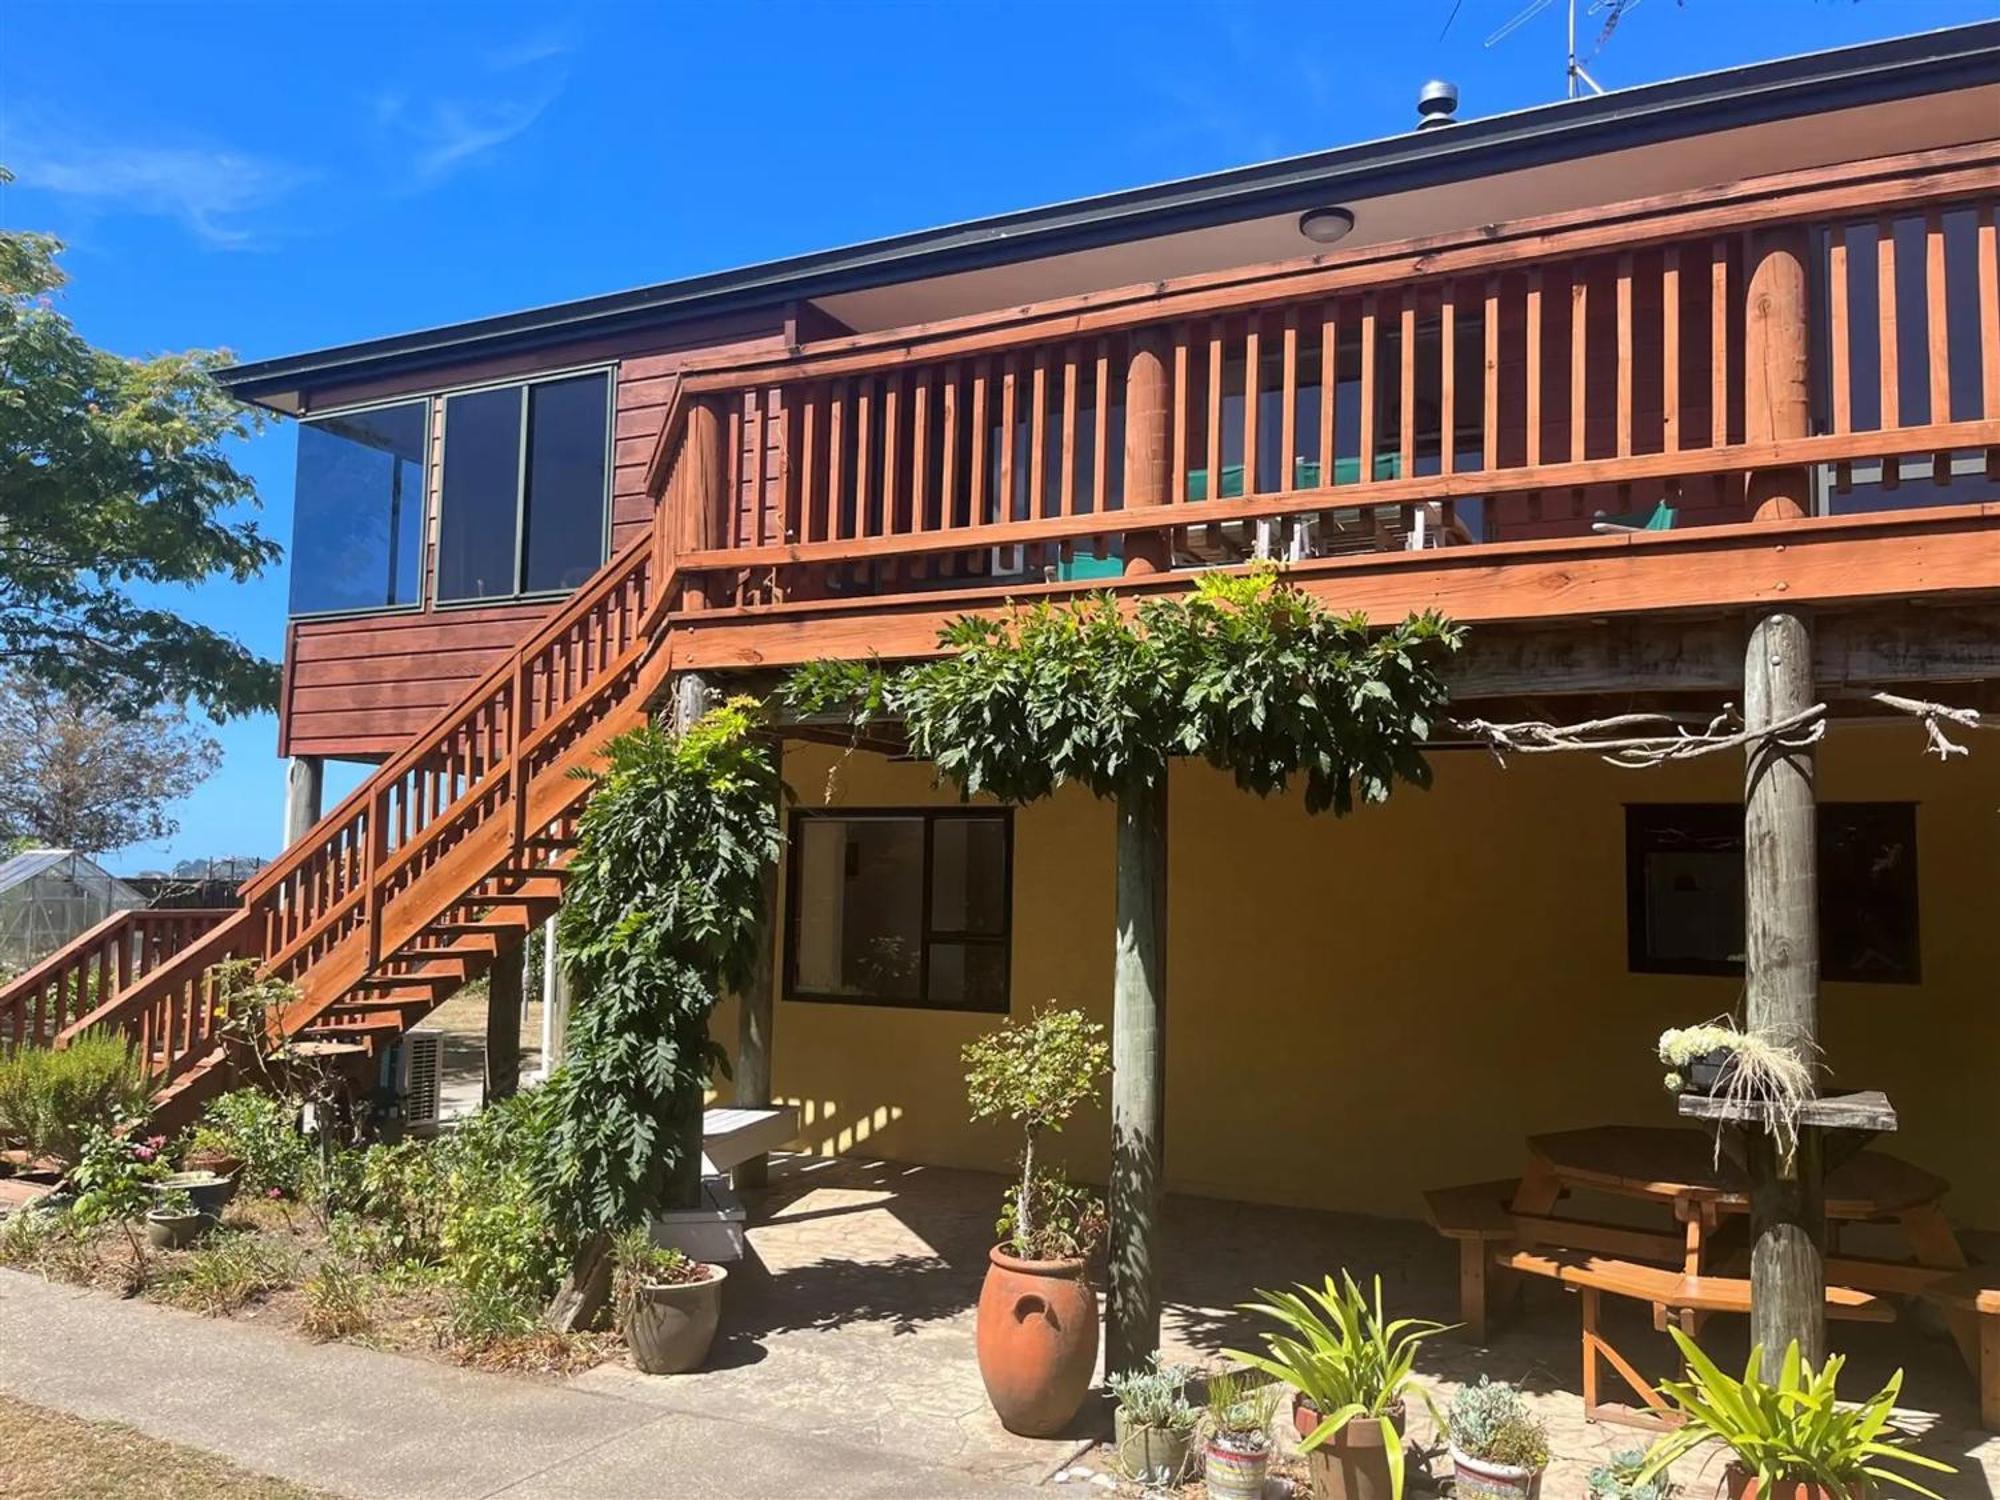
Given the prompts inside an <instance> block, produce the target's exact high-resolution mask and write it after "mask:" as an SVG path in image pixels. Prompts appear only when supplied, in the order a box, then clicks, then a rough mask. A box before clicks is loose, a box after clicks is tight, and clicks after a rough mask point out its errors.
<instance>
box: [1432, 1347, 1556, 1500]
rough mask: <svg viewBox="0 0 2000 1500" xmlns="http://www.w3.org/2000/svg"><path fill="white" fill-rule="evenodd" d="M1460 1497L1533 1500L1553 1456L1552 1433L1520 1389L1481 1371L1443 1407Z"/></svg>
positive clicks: (1475, 1499)
mask: <svg viewBox="0 0 2000 1500" xmlns="http://www.w3.org/2000/svg"><path fill="white" fill-rule="evenodd" d="M1445 1435H1446V1437H1447V1438H1448V1439H1449V1440H1450V1442H1451V1470H1452V1474H1453V1476H1454V1478H1455V1479H1456V1481H1457V1495H1458V1497H1459V1500H1534V1497H1535V1496H1536V1495H1538V1494H1539V1493H1540V1492H1541V1487H1542V1470H1543V1469H1545V1468H1547V1467H1548V1462H1549V1435H1548V1432H1547V1431H1546V1430H1545V1429H1544V1428H1543V1426H1542V1424H1541V1422H1540V1421H1539V1420H1538V1419H1537V1418H1536V1417H1535V1415H1534V1413H1532V1412H1531V1411H1529V1410H1528V1403H1527V1402H1526V1401H1525V1400H1524V1399H1523V1398H1522V1396H1521V1393H1520V1392H1519V1391H1517V1390H1516V1389H1515V1388H1514V1387H1513V1386H1511V1385H1509V1384H1507V1383H1506V1382H1505V1381H1496V1380H1489V1379H1488V1378H1487V1377H1486V1376H1484V1375H1482V1376H1480V1377H1479V1384H1477V1385H1466V1386H1460V1387H1459V1388H1458V1390H1457V1391H1456V1392H1454V1393H1453V1395H1452V1398H1451V1404H1450V1406H1449V1407H1448V1408H1447V1409H1446V1413H1445Z"/></svg>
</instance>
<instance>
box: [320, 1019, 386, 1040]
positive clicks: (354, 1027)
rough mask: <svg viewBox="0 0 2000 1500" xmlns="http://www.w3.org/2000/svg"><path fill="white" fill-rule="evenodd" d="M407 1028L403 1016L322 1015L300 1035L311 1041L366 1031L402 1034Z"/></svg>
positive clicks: (354, 1034)
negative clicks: (328, 1016)
mask: <svg viewBox="0 0 2000 1500" xmlns="http://www.w3.org/2000/svg"><path fill="white" fill-rule="evenodd" d="M407 1030H409V1027H408V1026H406V1025H405V1024H404V1023H403V1018H402V1017H401V1016H356V1017H352V1018H342V1019H338V1020H335V1019H330V1018H327V1017H322V1018H320V1019H319V1020H317V1021H314V1022H313V1023H312V1024H311V1025H310V1026H307V1027H306V1028H305V1029H304V1030H302V1031H301V1032H300V1033H299V1035H300V1036H301V1037H303V1038H305V1039H307V1040H309V1041H311V1040H317V1039H319V1038H322V1037H330V1036H356V1035H360V1034H361V1033H364V1032H366V1033H370V1034H378V1033H379V1034H384V1035H390V1036H400V1035H402V1033H403V1032H405V1031H407Z"/></svg>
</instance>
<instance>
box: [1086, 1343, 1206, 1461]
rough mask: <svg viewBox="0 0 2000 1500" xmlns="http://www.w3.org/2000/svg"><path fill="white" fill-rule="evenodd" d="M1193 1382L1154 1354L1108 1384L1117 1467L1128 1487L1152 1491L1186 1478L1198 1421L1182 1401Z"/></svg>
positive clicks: (1186, 1371) (1190, 1373) (1182, 1368)
mask: <svg viewBox="0 0 2000 1500" xmlns="http://www.w3.org/2000/svg"><path fill="white" fill-rule="evenodd" d="M1193 1378H1194V1371H1193V1370H1191V1369H1189V1368H1188V1367H1187V1366H1186V1365H1169V1364H1163V1363H1161V1361H1160V1356H1159V1354H1158V1353H1157V1352H1155V1353H1154V1355H1153V1357H1152V1359H1150V1360H1149V1361H1147V1364H1146V1367H1145V1368H1144V1369H1142V1370H1133V1371H1129V1372H1128V1373H1126V1374H1123V1375H1113V1376H1112V1377H1111V1378H1110V1380H1109V1381H1108V1382H1107V1383H1108V1384H1109V1385H1110V1387H1111V1394H1112V1396H1113V1397H1114V1398H1115V1399H1116V1400H1117V1402H1118V1410H1117V1414H1116V1416H1115V1418H1114V1424H1115V1430H1116V1433H1117V1438H1118V1467H1119V1468H1120V1469H1122V1470H1123V1471H1124V1473H1125V1477H1126V1478H1127V1479H1130V1480H1131V1481H1132V1482H1133V1483H1135V1484H1143V1485H1146V1486H1147V1487H1149V1488H1157V1487H1161V1486H1165V1485H1177V1484H1179V1483H1180V1482H1181V1481H1182V1480H1183V1479H1185V1478H1186V1477H1187V1474H1188V1465H1189V1462H1190V1459H1191V1455H1192V1454H1193V1451H1194V1430H1195V1426H1196V1424H1197V1423H1198V1422H1199V1421H1200V1419H1201V1413H1200V1412H1198V1411H1196V1410H1195V1409H1194V1407H1193V1406H1192V1405H1191V1404H1190V1403H1189V1401H1188V1398H1187V1384H1188V1382H1189V1381H1190V1380H1192V1379H1193Z"/></svg>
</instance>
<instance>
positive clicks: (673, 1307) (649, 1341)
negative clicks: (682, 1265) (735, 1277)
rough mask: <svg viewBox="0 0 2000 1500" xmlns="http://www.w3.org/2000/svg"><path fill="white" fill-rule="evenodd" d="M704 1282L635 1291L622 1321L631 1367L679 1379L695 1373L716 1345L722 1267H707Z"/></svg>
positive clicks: (683, 1282) (658, 1284) (724, 1275)
mask: <svg viewBox="0 0 2000 1500" xmlns="http://www.w3.org/2000/svg"><path fill="white" fill-rule="evenodd" d="M706 1269H707V1271H708V1278H707V1280H705V1281H682V1282H675V1283H672V1284H671V1285H669V1284H665V1283H657V1284H654V1285H651V1286H642V1287H640V1288H639V1291H638V1294H637V1296H636V1297H635V1298H634V1299H633V1303H632V1309H631V1311H630V1312H629V1313H628V1314H627V1315H626V1318H625V1345H626V1347H627V1348H629V1349H630V1350H631V1351H632V1363H633V1364H635V1365H637V1366H638V1367H639V1368H640V1369H641V1370H644V1371H645V1372H646V1373H647V1374H648V1375H683V1374H686V1373H687V1372H688V1371H689V1370H699V1369H700V1368H701V1366H702V1361H704V1360H705V1359H707V1358H708V1348H709V1345H710V1344H712V1343H714V1342H715V1327H716V1324H717V1323H718V1322H719V1321H721V1318H722V1283H723V1281H724V1279H725V1278H726V1276H727V1274H728V1273H727V1272H725V1271H724V1270H723V1269H722V1267H721V1266H708V1267H706Z"/></svg>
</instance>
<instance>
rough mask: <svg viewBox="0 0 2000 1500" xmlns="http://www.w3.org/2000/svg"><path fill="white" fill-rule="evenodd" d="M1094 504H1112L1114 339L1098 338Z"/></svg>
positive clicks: (1093, 431)
mask: <svg viewBox="0 0 2000 1500" xmlns="http://www.w3.org/2000/svg"><path fill="white" fill-rule="evenodd" d="M1091 438H1092V439H1093V441H1092V443H1091V462H1090V508H1091V509H1092V510H1094V511H1096V512H1097V513H1098V514H1099V515H1102V514H1103V513H1104V511H1105V510H1106V509H1107V508H1108V507H1109V506H1110V504H1111V488H1110V486H1111V478H1110V476H1111V341H1110V340H1109V339H1103V338H1101V339H1099V340H1098V341H1097V411H1096V414H1095V418H1094V420H1093V422H1092V426H1091Z"/></svg>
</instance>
